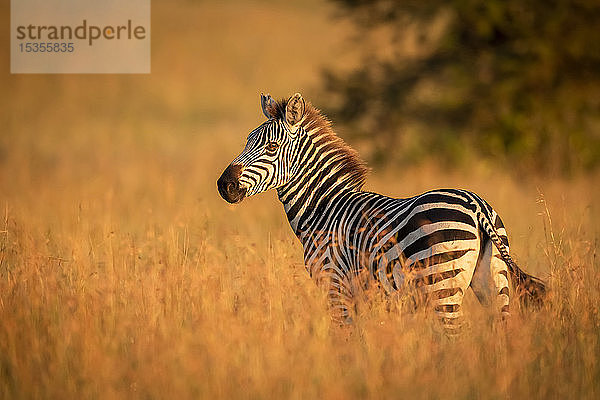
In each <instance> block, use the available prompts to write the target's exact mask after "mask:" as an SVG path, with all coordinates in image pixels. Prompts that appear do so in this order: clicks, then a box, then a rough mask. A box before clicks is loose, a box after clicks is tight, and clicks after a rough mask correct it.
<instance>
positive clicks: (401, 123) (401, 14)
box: [325, 0, 600, 172]
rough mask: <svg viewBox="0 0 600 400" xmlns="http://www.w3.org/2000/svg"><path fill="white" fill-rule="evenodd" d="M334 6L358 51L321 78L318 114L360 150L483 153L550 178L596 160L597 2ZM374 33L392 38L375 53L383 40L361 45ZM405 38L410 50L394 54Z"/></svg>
mask: <svg viewBox="0 0 600 400" xmlns="http://www.w3.org/2000/svg"><path fill="white" fill-rule="evenodd" d="M335 2H336V3H337V4H339V6H340V7H341V9H342V10H344V11H345V12H346V14H347V15H348V16H350V17H351V18H353V20H354V22H355V23H356V25H357V26H358V27H359V32H361V35H359V40H362V41H366V42H367V43H366V45H365V43H362V44H363V47H362V48H364V49H367V50H365V51H364V56H363V62H362V63H361V64H360V65H359V67H358V68H356V69H354V70H353V71H350V72H344V73H342V72H339V71H334V70H328V71H326V73H325V83H326V88H327V92H328V93H329V94H331V101H330V102H329V104H330V109H329V110H328V111H329V112H330V113H332V117H334V118H335V119H337V120H339V121H340V122H342V123H343V124H344V125H345V128H346V131H347V132H348V133H350V134H353V135H355V140H360V138H362V139H365V141H367V142H369V143H370V145H371V148H372V154H371V158H372V160H374V161H382V162H389V161H394V162H396V161H399V160H404V161H409V162H412V161H415V160H417V159H419V160H420V159H424V158H426V157H428V156H434V157H436V158H441V159H443V160H446V161H450V162H451V163H457V162H461V161H464V160H466V159H469V157H472V156H476V157H481V156H487V157H491V158H492V159H493V160H495V161H499V160H502V161H504V162H505V163H509V164H510V165H512V166H515V167H516V168H518V169H519V170H523V169H531V168H535V169H541V170H545V171H548V172H558V171H562V172H573V171H577V170H582V169H591V168H593V167H595V166H597V165H598V164H600V2H598V0H562V1H561V0H528V1H523V0H443V1H440V0H427V1H418V0H405V1H393V0H370V1H368V0H336V1H335ZM382 27H383V28H386V29H388V30H389V31H390V32H391V35H389V37H390V38H391V39H390V41H389V43H387V45H388V46H389V49H388V50H386V51H384V52H383V53H384V54H383V55H381V54H378V53H377V52H376V51H368V49H372V48H376V47H377V46H381V45H382V44H381V43H379V42H375V41H374V40H373V38H370V39H369V34H370V33H372V32H373V31H375V30H377V29H381V28H382ZM436 27H437V28H439V27H441V28H439V29H438V30H440V29H441V33H440V34H438V35H437V36H436V35H433V36H435V37H433V39H432V38H431V36H432V35H431V34H430V33H431V32H432V31H434V30H435V29H436ZM415 32H417V35H416V37H417V40H416V42H415V43H416V47H415V49H416V50H414V51H412V52H407V51H405V50H403V49H402V46H401V45H400V43H402V39H403V38H404V37H406V35H413V36H414V35H415ZM361 38H362V39H361ZM369 40H370V41H371V42H370V43H369ZM505 165H506V164H505Z"/></svg>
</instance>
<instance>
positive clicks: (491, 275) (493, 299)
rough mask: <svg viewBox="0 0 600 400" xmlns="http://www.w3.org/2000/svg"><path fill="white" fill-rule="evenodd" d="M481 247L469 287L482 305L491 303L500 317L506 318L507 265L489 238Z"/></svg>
mask: <svg viewBox="0 0 600 400" xmlns="http://www.w3.org/2000/svg"><path fill="white" fill-rule="evenodd" d="M482 247H483V248H482V250H483V251H482V252H481V256H480V258H479V260H478V262H477V266H476V267H475V273H474V274H473V279H472V281H471V288H472V289H473V292H474V293H475V296H476V297H477V299H478V300H479V302H480V303H481V304H482V305H485V306H492V305H493V306H494V308H496V309H498V311H499V314H500V315H501V316H502V318H506V317H508V315H509V307H508V303H509V285H508V266H507V265H506V263H505V262H504V260H503V259H502V256H501V255H500V252H499V251H498V249H497V248H496V246H494V245H493V244H492V241H491V240H489V239H488V240H487V241H486V242H485V243H484V244H483V246H482Z"/></svg>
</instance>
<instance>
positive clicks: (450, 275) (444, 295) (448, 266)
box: [420, 249, 478, 335]
mask: <svg viewBox="0 0 600 400" xmlns="http://www.w3.org/2000/svg"><path fill="white" fill-rule="evenodd" d="M477 254H478V251H477V249H473V250H471V251H468V252H466V253H465V254H464V255H462V256H461V257H459V258H457V259H455V260H453V261H449V262H445V263H442V264H438V265H434V266H431V267H429V268H427V269H426V270H428V272H427V274H428V275H427V276H423V277H421V278H420V280H422V281H423V283H424V286H422V288H423V289H424V290H425V291H426V292H427V294H428V296H427V297H428V301H429V303H430V305H431V306H432V307H433V311H434V312H435V314H436V316H437V317H438V319H439V320H440V322H441V323H442V325H443V326H444V329H445V330H446V333H448V334H449V335H455V334H457V333H459V331H460V329H461V325H462V316H463V311H462V301H463V297H464V295H465V291H466V290H467V288H468V287H469V284H470V283H471V279H472V277H473V271H474V270H475V265H476V263H477ZM431 272H433V273H431Z"/></svg>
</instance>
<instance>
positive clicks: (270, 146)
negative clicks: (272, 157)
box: [265, 142, 279, 151]
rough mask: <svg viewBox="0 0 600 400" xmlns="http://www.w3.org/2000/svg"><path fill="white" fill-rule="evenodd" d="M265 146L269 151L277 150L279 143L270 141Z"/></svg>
mask: <svg viewBox="0 0 600 400" xmlns="http://www.w3.org/2000/svg"><path fill="white" fill-rule="evenodd" d="M265 147H266V149H267V151H275V150H277V148H278V147H279V143H277V142H269V143H267V145H266V146H265Z"/></svg>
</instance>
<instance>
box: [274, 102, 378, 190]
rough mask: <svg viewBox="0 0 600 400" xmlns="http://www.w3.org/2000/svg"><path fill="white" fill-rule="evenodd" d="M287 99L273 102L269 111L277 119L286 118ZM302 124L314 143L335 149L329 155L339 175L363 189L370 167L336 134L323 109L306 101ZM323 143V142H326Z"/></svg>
mask: <svg viewBox="0 0 600 400" xmlns="http://www.w3.org/2000/svg"><path fill="white" fill-rule="evenodd" d="M287 102H288V100H287V99H281V100H279V101H277V102H273V103H271V106H270V107H269V112H270V114H271V116H273V117H274V118H276V119H281V120H285V108H286V105H287ZM300 126H302V127H303V128H304V130H305V131H306V132H307V133H308V135H309V136H310V137H311V138H312V141H313V143H315V142H317V141H318V142H319V143H320V144H321V143H323V142H325V143H326V144H327V145H329V146H331V147H333V148H334V149H335V150H334V152H333V153H331V155H330V156H329V157H330V159H332V160H333V159H335V160H334V161H332V162H331V163H330V165H331V167H332V168H333V167H335V166H337V167H338V174H339V175H338V176H339V177H340V178H345V180H346V181H347V182H348V186H349V187H350V188H352V189H354V190H362V187H363V185H364V184H365V180H366V179H367V175H368V173H369V168H368V167H367V164H366V163H365V162H364V161H363V160H362V159H361V158H360V155H359V154H358V152H357V151H356V150H354V149H353V148H352V147H350V145H349V144H348V143H346V142H345V141H344V140H343V139H342V138H341V137H339V136H338V135H336V133H335V132H334V131H333V128H332V127H331V121H330V120H329V119H328V118H327V117H326V116H324V115H323V114H322V113H321V110H319V109H318V108H316V107H315V106H313V105H312V104H311V103H310V102H308V101H307V102H306V109H305V112H304V117H303V118H302V120H301V122H300ZM325 143H323V144H325Z"/></svg>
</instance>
